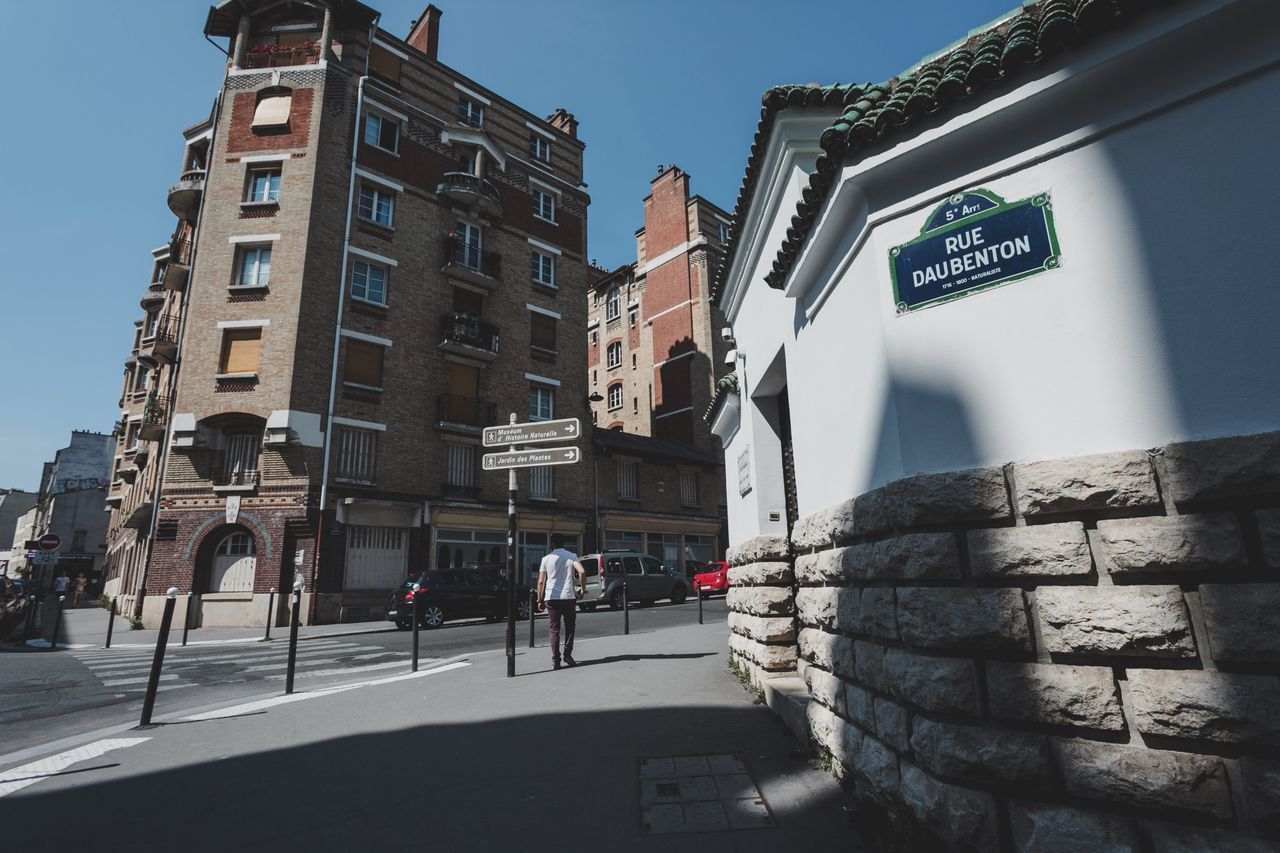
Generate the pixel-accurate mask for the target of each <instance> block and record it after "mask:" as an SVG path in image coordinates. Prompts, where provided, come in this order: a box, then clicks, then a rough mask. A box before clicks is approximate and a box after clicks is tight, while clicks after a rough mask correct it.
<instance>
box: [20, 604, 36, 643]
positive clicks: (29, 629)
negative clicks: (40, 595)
mask: <svg viewBox="0 0 1280 853" xmlns="http://www.w3.org/2000/svg"><path fill="white" fill-rule="evenodd" d="M35 630H36V597H35V596H34V595H32V596H30V597H29V598H28V599H27V624H26V626H25V627H24V628H23V629H22V636H23V637H24V638H28V637H30V636H31V635H32V634H33V633H35Z"/></svg>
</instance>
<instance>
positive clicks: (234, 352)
mask: <svg viewBox="0 0 1280 853" xmlns="http://www.w3.org/2000/svg"><path fill="white" fill-rule="evenodd" d="M261 353H262V329H260V328H258V329H226V330H225V331H223V333H222V356H221V358H220V359H219V361H218V373H219V374H222V375H225V376H256V375H257V373H258V358H259V356H260V354H261Z"/></svg>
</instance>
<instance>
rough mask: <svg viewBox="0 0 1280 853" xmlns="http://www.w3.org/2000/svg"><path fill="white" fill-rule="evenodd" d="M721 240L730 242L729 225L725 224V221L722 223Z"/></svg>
mask: <svg viewBox="0 0 1280 853" xmlns="http://www.w3.org/2000/svg"><path fill="white" fill-rule="evenodd" d="M720 242H721V243H728V242H729V226H728V225H725V224H724V223H723V222H721V223H720Z"/></svg>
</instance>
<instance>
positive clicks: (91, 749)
mask: <svg viewBox="0 0 1280 853" xmlns="http://www.w3.org/2000/svg"><path fill="white" fill-rule="evenodd" d="M149 740H151V738H149V737H122V738H108V739H106V740H99V741H94V742H93V743H88V744H85V745H84V746H79V747H76V748H75V749H69V750H67V751H66V752H60V753H58V754H57V755H51V756H49V757H48V758H42V759H40V760H39V761H33V762H31V763H30V764H24V765H22V766H21V767H15V768H13V769H12V770H6V771H4V772H3V773H0V797H4V796H8V795H9V794H12V793H14V792H15V791H21V790H22V789H23V788H25V787H27V786H28V785H34V784H35V783H37V782H39V781H41V780H43V779H48V778H49V777H50V776H56V775H57V774H59V773H61V772H62V771H63V770H66V769H67V768H68V767H70V766H71V765H72V764H78V763H79V762H81V761H88V760H89V759H90V758H97V757H98V756H100V755H103V754H105V753H108V752H111V751H112V750H113V749H127V748H129V747H131V746H137V745H138V744H140V743H146V742H147V741H149Z"/></svg>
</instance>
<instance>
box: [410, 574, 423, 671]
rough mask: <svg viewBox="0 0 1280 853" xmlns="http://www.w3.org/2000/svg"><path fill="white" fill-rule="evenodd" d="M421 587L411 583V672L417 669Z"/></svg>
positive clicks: (420, 622)
mask: <svg viewBox="0 0 1280 853" xmlns="http://www.w3.org/2000/svg"><path fill="white" fill-rule="evenodd" d="M421 610H422V587H421V586H420V585H418V584H416V583H415V584H414V585H413V670H412V671H413V672H417V671H418V632H419V631H421V630H422V616H420V615H419V614H420V612H421Z"/></svg>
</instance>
